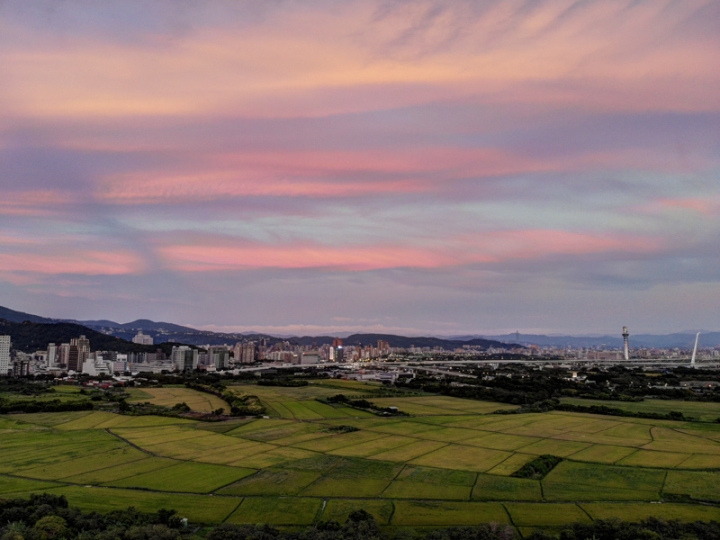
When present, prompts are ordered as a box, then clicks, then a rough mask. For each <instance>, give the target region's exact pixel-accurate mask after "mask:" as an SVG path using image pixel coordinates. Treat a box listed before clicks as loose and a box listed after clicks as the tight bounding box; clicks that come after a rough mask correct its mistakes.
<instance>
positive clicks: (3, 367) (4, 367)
mask: <svg viewBox="0 0 720 540" xmlns="http://www.w3.org/2000/svg"><path fill="white" fill-rule="evenodd" d="M11 345H12V342H11V341H10V336H0V377H7V376H8V375H9V372H10V370H11V369H12V365H11V364H10V347H11Z"/></svg>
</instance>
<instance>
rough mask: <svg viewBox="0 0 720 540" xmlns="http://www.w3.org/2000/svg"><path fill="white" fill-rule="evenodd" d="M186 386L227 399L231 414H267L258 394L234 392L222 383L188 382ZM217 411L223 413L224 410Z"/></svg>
mask: <svg viewBox="0 0 720 540" xmlns="http://www.w3.org/2000/svg"><path fill="white" fill-rule="evenodd" d="M185 386H186V387H187V388H190V389H192V390H197V391H199V392H207V393H208V394H213V395H215V396H217V397H219V398H220V399H222V400H224V401H227V402H228V404H229V405H230V415H231V416H255V415H261V414H265V407H263V405H262V403H260V400H259V399H258V398H257V397H256V396H253V395H250V394H246V393H234V392H232V391H230V390H227V389H226V388H225V386H223V385H222V384H220V383H215V384H213V385H208V384H198V383H193V382H187V383H185ZM217 412H218V413H219V414H222V413H223V412H224V411H217Z"/></svg>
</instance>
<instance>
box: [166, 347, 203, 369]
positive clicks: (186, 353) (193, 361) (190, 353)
mask: <svg viewBox="0 0 720 540" xmlns="http://www.w3.org/2000/svg"><path fill="white" fill-rule="evenodd" d="M171 360H172V363H173V366H174V367H175V369H177V370H179V371H190V370H193V369H197V365H198V351H197V349H191V348H190V347H188V346H187V345H180V346H179V347H173V348H172V355H171Z"/></svg>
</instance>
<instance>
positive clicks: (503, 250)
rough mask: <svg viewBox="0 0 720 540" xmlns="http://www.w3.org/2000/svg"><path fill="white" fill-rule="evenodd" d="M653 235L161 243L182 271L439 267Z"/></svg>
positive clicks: (582, 250)
mask: <svg viewBox="0 0 720 540" xmlns="http://www.w3.org/2000/svg"><path fill="white" fill-rule="evenodd" d="M662 247H663V243H662V242H661V241H659V240H657V239H654V238H643V237H637V236H607V235H599V234H598V235H595V234H581V233H572V232H566V231H555V230H519V231H500V232H490V233H485V234H475V235H465V236H459V237H455V238H448V239H442V240H440V239H428V240H427V242H426V243H425V246H424V247H420V246H407V245H405V246H396V245H377V246H328V245H320V244H315V243H311V242H294V243H288V244H281V245H268V244H261V243H254V242H240V243H239V244H234V243H232V242H230V241H227V240H224V241H220V242H216V243H215V244H213V243H212V240H211V239H208V240H207V241H206V242H204V243H203V245H199V244H180V243H179V244H174V245H166V246H161V247H159V248H158V251H159V253H160V254H161V255H162V257H163V258H164V259H165V261H166V263H167V264H168V266H169V267H170V268H173V269H175V270H179V271H183V272H202V271H213V270H233V269H250V268H337V269H342V270H350V271H352V270H355V271H357V270H375V269H383V268H401V267H413V268H440V267H446V266H459V265H465V264H478V263H485V264H496V263H501V262H504V261H508V260H513V259H517V260H521V259H539V258H543V257H548V256H553V255H591V254H601V253H618V252H633V253H648V252H654V251H658V250H660V249H662Z"/></svg>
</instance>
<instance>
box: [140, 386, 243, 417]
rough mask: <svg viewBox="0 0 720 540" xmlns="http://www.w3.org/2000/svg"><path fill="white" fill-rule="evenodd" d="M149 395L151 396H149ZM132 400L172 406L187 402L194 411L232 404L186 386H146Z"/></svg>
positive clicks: (210, 410)
mask: <svg viewBox="0 0 720 540" xmlns="http://www.w3.org/2000/svg"><path fill="white" fill-rule="evenodd" d="M131 395H132V392H131ZM148 395H149V396H150V398H148V397H147V396H148ZM131 401H142V402H145V401H149V402H150V403H153V404H155V405H162V406H163V407H172V406H173V405H176V404H178V403H185V404H186V405H187V406H188V407H190V409H192V410H193V411H199V412H212V411H214V410H216V409H225V410H226V411H229V410H230V405H228V404H227V403H226V402H225V401H223V400H222V399H220V398H219V397H217V396H214V395H212V394H207V393H205V392H198V391H197V390H192V389H190V388H185V387H177V388H175V387H164V388H152V387H147V388H145V387H144V388H143V389H142V390H141V393H136V394H135V395H133V397H132V399H131Z"/></svg>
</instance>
